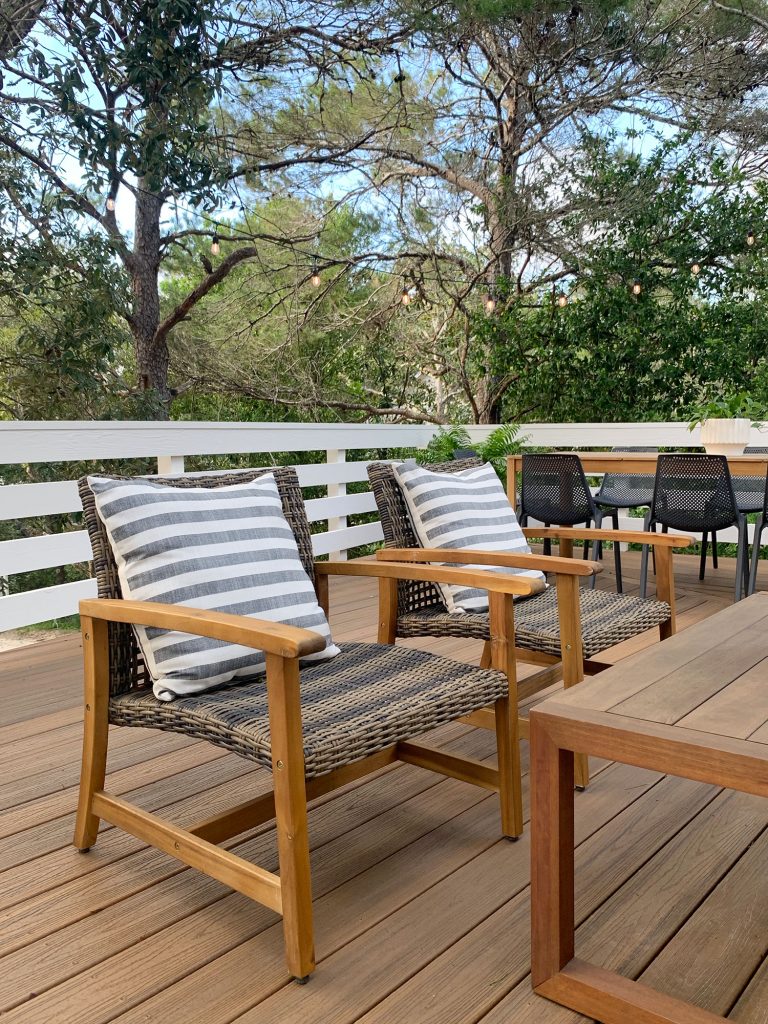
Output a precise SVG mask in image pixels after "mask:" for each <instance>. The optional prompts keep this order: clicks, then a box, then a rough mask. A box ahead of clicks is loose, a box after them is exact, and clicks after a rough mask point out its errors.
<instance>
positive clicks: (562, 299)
mask: <svg viewBox="0 0 768 1024" xmlns="http://www.w3.org/2000/svg"><path fill="white" fill-rule="evenodd" d="M557 304H558V306H559V307H560V309H562V308H563V307H564V306H567V305H568V296H567V295H566V294H565V292H560V294H559V295H558V296H557Z"/></svg>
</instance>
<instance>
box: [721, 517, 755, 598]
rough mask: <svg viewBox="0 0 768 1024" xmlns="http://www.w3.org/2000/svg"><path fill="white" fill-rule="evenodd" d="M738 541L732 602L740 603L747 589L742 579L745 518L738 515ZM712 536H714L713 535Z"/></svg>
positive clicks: (745, 534)
mask: <svg viewBox="0 0 768 1024" xmlns="http://www.w3.org/2000/svg"><path fill="white" fill-rule="evenodd" d="M738 527H739V541H738V547H737V549H736V584H735V587H734V593H733V600H734V601H740V600H741V599H742V597H743V596H744V592H745V590H746V589H747V581H746V580H745V578H744V567H745V564H746V562H745V560H746V554H747V517H746V516H745V515H740V516H739V520H738ZM713 536H714V534H713Z"/></svg>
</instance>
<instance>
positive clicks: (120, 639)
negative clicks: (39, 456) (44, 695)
mask: <svg viewBox="0 0 768 1024" xmlns="http://www.w3.org/2000/svg"><path fill="white" fill-rule="evenodd" d="M265 473H274V475H275V480H276V481H277V487H278V490H279V492H280V498H281V500H282V503H283V513H284V514H285V518H286V519H287V520H288V523H289V524H290V526H291V529H292V530H293V533H294V536H295V537H296V543H297V545H298V548H299V555H300V557H301V561H302V564H303V566H304V568H305V569H306V570H307V573H308V575H309V578H310V579H311V580H312V583H313V585H315V586H317V582H316V579H315V569H314V557H313V554H312V536H311V534H310V529H309V522H308V520H307V513H306V509H305V508H304V500H303V497H302V494H301V488H300V487H299V479H298V477H297V475H296V470H295V469H293V467H292V466H276V467H271V468H265V469H249V470H244V471H242V472H236V473H213V474H206V475H204V476H198V475H195V476H191V475H190V476H176V477H155V476H153V477H149V479H150V480H152V482H153V483H160V484H167V485H168V486H170V487H227V486H231V485H232V484H237V483H248V482H249V481H251V480H256V479H258V478H259V477H260V476H264V474H265ZM104 475H105V476H106V475H107V474H104ZM109 478H110V479H112V480H127V479H131V478H130V477H121V476H113V475H110V477H109ZM78 487H79V490H80V498H81V500H82V503H83V519H84V521H85V525H86V528H87V530H88V536H89V537H90V539H91V547H92V548H93V575H94V576H95V577H96V582H97V584H98V592H99V597H107V598H122V596H123V594H122V590H121V588H120V580H119V579H118V575H117V564H116V563H115V559H114V556H113V554H112V548H111V546H110V543H109V538H108V537H107V531H106V529H105V528H104V524H103V523H102V521H101V519H100V518H99V515H98V513H97V512H96V500H95V498H94V494H93V491H92V490H91V488H90V486H89V485H88V478H87V477H82V478H81V479H80V480H79V481H78ZM109 677H110V678H109V688H110V693H112V694H118V693H126V692H128V691H129V690H136V689H144V688H145V687H150V686H151V685H152V684H151V680H150V679H149V674H148V672H147V669H146V666H145V664H144V659H143V657H142V654H141V651H140V649H139V645H138V643H137V642H136V637H135V635H134V632H133V628H132V627H131V626H129V625H125V624H123V623H119V622H116V623H110V624H109Z"/></svg>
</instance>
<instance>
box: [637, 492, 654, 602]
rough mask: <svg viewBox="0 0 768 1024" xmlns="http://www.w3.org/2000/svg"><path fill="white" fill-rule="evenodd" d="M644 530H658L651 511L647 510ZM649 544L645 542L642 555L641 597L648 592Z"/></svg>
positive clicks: (649, 531)
mask: <svg viewBox="0 0 768 1024" xmlns="http://www.w3.org/2000/svg"><path fill="white" fill-rule="evenodd" d="M643 530H647V531H648V533H651V532H653V533H655V532H656V524H655V523H652V522H651V513H650V512H647V513H646V515H645V518H644V520H643ZM648 547H649V545H648V544H643V550H642V552H641V555H640V597H645V595H646V593H647V592H648Z"/></svg>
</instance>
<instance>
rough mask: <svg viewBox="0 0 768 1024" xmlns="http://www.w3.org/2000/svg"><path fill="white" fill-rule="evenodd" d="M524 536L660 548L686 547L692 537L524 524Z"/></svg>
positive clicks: (641, 531)
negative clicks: (604, 541)
mask: <svg viewBox="0 0 768 1024" xmlns="http://www.w3.org/2000/svg"><path fill="white" fill-rule="evenodd" d="M523 533H524V534H525V536H526V537H541V538H544V539H546V538H551V539H553V540H556V539H557V538H558V537H560V538H563V539H564V540H615V541H620V542H622V543H625V544H651V545H654V546H655V547H661V548H687V547H688V546H689V544H693V543H694V538H693V537H688V536H686V535H684V534H678V533H652V532H651V531H650V530H602V529H600V530H594V529H585V528H584V527H581V528H575V527H573V526H526V527H525V529H524V530H523Z"/></svg>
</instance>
